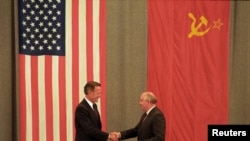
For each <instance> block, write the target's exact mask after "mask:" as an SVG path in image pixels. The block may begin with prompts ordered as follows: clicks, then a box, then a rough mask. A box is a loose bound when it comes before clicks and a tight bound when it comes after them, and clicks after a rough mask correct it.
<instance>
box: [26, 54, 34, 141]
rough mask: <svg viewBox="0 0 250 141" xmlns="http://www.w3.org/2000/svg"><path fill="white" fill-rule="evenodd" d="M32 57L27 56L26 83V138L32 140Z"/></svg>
mask: <svg viewBox="0 0 250 141" xmlns="http://www.w3.org/2000/svg"><path fill="white" fill-rule="evenodd" d="M30 74H31V57H30V56H26V58H25V84H26V88H25V91H26V140H27V141H32V123H33V122H31V121H33V119H32V116H31V115H32V95H31V76H30Z"/></svg>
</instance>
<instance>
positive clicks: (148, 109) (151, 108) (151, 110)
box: [146, 105, 156, 115]
mask: <svg viewBox="0 0 250 141" xmlns="http://www.w3.org/2000/svg"><path fill="white" fill-rule="evenodd" d="M155 107H156V105H154V106H152V107H151V108H150V109H148V111H147V112H146V113H147V115H148V114H149V113H150V111H152V109H154V108H155Z"/></svg>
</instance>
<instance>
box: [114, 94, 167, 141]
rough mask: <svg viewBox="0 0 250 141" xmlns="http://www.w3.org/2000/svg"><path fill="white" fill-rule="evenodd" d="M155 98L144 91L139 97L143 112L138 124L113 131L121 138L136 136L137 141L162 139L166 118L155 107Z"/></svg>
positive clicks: (159, 140) (157, 140)
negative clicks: (126, 128) (119, 130)
mask: <svg viewBox="0 0 250 141" xmlns="http://www.w3.org/2000/svg"><path fill="white" fill-rule="evenodd" d="M156 102H157V99H156V97H155V95H154V94H153V93H152V92H144V93H142V94H141V97H140V105H141V107H142V110H143V111H144V112H145V113H144V114H143V115H142V117H141V119H140V121H139V122H138V124H137V125H136V126H135V127H134V128H131V129H128V130H124V131H121V132H113V133H112V134H115V135H116V136H118V137H119V138H120V139H121V140H123V139H128V138H133V137H137V140H138V141H164V140H165V131H166V120H165V117H164V114H163V113H162V112H161V110H160V109H159V108H158V107H156Z"/></svg>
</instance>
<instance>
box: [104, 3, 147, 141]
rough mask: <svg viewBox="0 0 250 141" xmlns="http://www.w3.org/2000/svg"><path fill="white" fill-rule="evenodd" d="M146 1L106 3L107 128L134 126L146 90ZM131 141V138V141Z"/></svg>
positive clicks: (115, 128)
mask: <svg viewBox="0 0 250 141" xmlns="http://www.w3.org/2000/svg"><path fill="white" fill-rule="evenodd" d="M146 19H147V18H146V1H144V0H135V1H132V0H108V1H107V128H108V130H109V131H117V130H118V131H119V130H124V129H127V128H131V127H134V126H135V124H136V123H137V122H138V120H139V117H140V115H141V113H142V111H141V109H140V106H139V97H140V94H141V92H143V91H144V90H145V88H146V53H147V44H146V43H147V42H146V41H147V33H146V31H147V22H146ZM131 140H135V139H131Z"/></svg>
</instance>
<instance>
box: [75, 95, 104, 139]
mask: <svg viewBox="0 0 250 141" xmlns="http://www.w3.org/2000/svg"><path fill="white" fill-rule="evenodd" d="M75 128H76V136H75V141H107V139H108V135H109V134H108V133H107V132H103V131H101V128H102V124H101V120H100V116H99V117H97V116H96V114H95V112H94V111H93V109H92V107H90V105H89V104H88V103H87V101H86V99H83V100H82V102H80V103H79V104H78V106H77V107H76V110H75Z"/></svg>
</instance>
